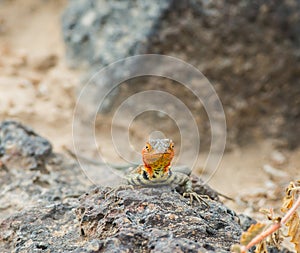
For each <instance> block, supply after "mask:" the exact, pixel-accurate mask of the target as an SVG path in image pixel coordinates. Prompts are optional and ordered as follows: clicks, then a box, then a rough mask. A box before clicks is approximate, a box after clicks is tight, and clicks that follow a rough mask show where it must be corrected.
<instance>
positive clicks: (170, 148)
mask: <svg viewBox="0 0 300 253" xmlns="http://www.w3.org/2000/svg"><path fill="white" fill-rule="evenodd" d="M173 157H174V143H173V141H172V140H170V139H150V140H149V141H148V142H147V143H146V145H145V147H144V148H143V150H142V159H143V163H144V164H142V165H139V166H138V167H137V168H135V169H133V170H132V171H131V172H130V173H129V174H127V175H126V176H125V181H126V183H127V184H128V185H133V186H148V187H155V186H164V185H174V186H183V187H184V189H185V192H184V193H183V196H184V197H190V200H191V203H192V202H193V199H195V200H197V201H198V202H199V203H201V202H203V203H204V204H205V205H206V206H208V204H207V203H206V202H205V201H204V200H203V198H202V197H201V195H199V194H197V193H196V192H194V191H193V189H192V182H191V180H190V174H191V170H190V169H188V168H187V167H178V168H175V169H174V170H173V169H172V167H171V162H172V159H173Z"/></svg>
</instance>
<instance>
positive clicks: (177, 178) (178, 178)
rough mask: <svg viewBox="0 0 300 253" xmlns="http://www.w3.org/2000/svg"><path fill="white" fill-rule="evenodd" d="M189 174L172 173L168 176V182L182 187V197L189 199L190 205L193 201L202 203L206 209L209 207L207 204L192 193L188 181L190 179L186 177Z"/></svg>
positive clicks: (199, 196)
mask: <svg viewBox="0 0 300 253" xmlns="http://www.w3.org/2000/svg"><path fill="white" fill-rule="evenodd" d="M189 174H190V173H182V172H177V171H175V172H173V173H172V175H171V176H170V180H171V181H173V182H172V183H174V184H175V185H179V186H183V187H184V190H185V191H184V193H183V197H190V202H191V204H192V203H193V200H194V199H195V200H196V201H197V202H198V203H200V204H201V203H204V204H205V205H206V207H209V205H208V204H207V202H206V201H205V200H204V199H203V197H202V196H201V195H199V194H198V193H196V192H194V191H193V187H192V182H191V180H190V177H189V176H188V175H189Z"/></svg>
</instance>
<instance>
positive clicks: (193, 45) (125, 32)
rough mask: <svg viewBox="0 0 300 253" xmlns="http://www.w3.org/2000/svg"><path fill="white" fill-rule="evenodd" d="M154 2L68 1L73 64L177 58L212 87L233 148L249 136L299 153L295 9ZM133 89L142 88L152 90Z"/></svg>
mask: <svg viewBox="0 0 300 253" xmlns="http://www.w3.org/2000/svg"><path fill="white" fill-rule="evenodd" d="M157 3H158V2H157V1H151V2H147V4H146V3H144V2H143V1H122V2H120V1H101V3H100V2H99V4H98V5H97V6H94V4H92V1H80V0H77V1H70V4H69V7H68V9H67V10H66V12H65V14H64V17H63V33H64V38H65V41H66V44H67V51H68V57H69V60H70V62H73V63H76V64H82V63H88V64H90V66H91V67H90V69H92V70H93V69H94V68H99V67H101V66H103V65H105V64H107V63H111V62H113V61H115V60H118V59H121V58H123V57H125V56H130V55H134V54H137V53H157V54H167V55H172V56H175V57H178V58H180V59H183V60H185V61H187V62H188V63H191V64H193V65H195V66H196V67H198V68H199V69H200V71H202V72H203V73H204V74H205V75H206V76H207V77H208V79H209V80H210V81H211V82H213V84H214V86H215V88H216V90H217V92H218V95H219V96H220V98H221V100H222V103H223V105H224V109H225V112H226V116H227V125H228V129H229V132H228V133H229V134H228V137H229V139H230V140H231V141H232V140H237V142H238V143H240V144H243V143H248V142H249V141H251V140H253V137H257V138H259V137H260V136H273V137H274V136H275V137H283V138H284V139H285V140H288V145H289V146H290V147H295V146H297V145H298V144H299V142H298V141H297V140H298V139H299V138H297V136H298V137H300V131H299V129H300V127H299V124H300V109H299V108H300V106H299V103H300V101H299V98H300V85H299V80H300V79H299V76H300V71H299V69H300V53H299V45H300V18H299V17H300V15H299V13H300V4H299V2H298V1H279V0H278V1H202V0H189V1H164V5H162V4H161V2H160V4H159V5H158V4H157ZM138 82H139V84H140V83H143V84H144V85H143V89H147V87H148V86H149V85H150V84H149V83H148V86H147V81H145V80H142V81H141V80H138ZM96 83H97V81H96ZM155 83H157V82H155ZM159 83H162V84H166V87H167V88H166V89H167V91H169V92H171V93H172V94H173V93H174V90H177V92H176V91H175V92H176V93H175V95H176V96H177V97H179V98H180V99H182V101H185V102H186V103H187V105H188V106H190V107H191V108H192V110H193V111H194V112H196V114H197V113H198V114H199V108H197V107H196V103H195V98H193V97H192V96H187V94H186V93H184V92H182V89H181V88H180V87H178V86H176V89H174V85H171V86H167V83H168V82H167V81H166V80H161V79H160V80H159ZM154 86H155V87H154ZM154 86H153V85H152V86H151V85H150V87H148V89H150V88H153V87H154V88H157V85H154ZM98 92H101V88H100V90H99V91H98ZM95 94H97V93H95ZM110 102H111V103H107V104H108V105H111V104H112V101H110ZM200 125H201V124H200ZM201 127H202V128H204V127H206V129H204V130H203V131H206V132H207V129H209V126H204V124H202V126H201ZM291 133H292V134H291ZM205 138H207V137H204V138H203V141H204V142H205Z"/></svg>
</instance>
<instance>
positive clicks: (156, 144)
mask: <svg viewBox="0 0 300 253" xmlns="http://www.w3.org/2000/svg"><path fill="white" fill-rule="evenodd" d="M142 156H143V162H144V166H145V168H146V170H147V172H148V174H149V175H150V176H152V175H153V173H154V172H159V171H160V172H162V173H166V172H168V170H169V166H170V164H171V162H172V159H173V157H174V143H173V141H172V140H169V139H152V140H149V141H148V142H147V143H146V145H145V147H144V148H143V150H142Z"/></svg>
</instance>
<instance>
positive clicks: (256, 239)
mask: <svg viewBox="0 0 300 253" xmlns="http://www.w3.org/2000/svg"><path fill="white" fill-rule="evenodd" d="M299 206H300V195H299V196H298V199H297V201H296V202H295V204H294V205H293V206H292V207H291V209H289V211H288V212H287V213H286V214H285V215H284V216H283V218H282V219H281V221H280V222H278V223H274V224H273V225H272V226H271V227H269V228H268V229H267V230H265V231H263V232H262V233H261V234H259V235H257V236H256V237H254V238H253V239H252V241H251V242H249V243H248V244H247V245H246V246H242V247H241V250H242V253H246V252H247V250H248V249H250V248H251V247H253V246H254V245H256V244H258V243H259V242H261V241H262V240H263V239H265V238H266V237H267V236H269V235H271V234H272V233H274V232H275V231H276V230H278V229H279V228H280V227H282V226H283V225H284V224H285V223H286V222H287V221H288V220H289V219H290V218H291V216H292V215H293V214H294V213H295V212H296V211H297V209H298V207H299Z"/></svg>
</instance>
